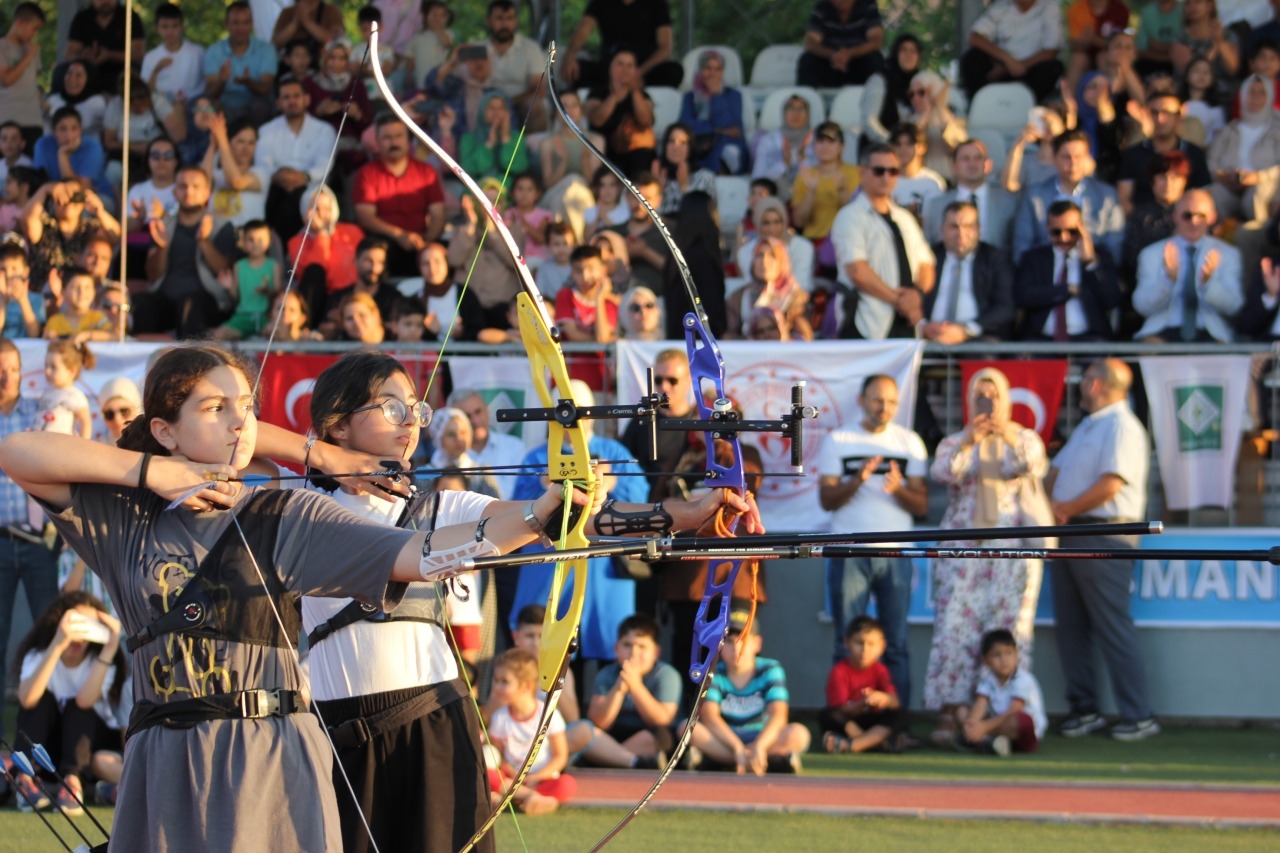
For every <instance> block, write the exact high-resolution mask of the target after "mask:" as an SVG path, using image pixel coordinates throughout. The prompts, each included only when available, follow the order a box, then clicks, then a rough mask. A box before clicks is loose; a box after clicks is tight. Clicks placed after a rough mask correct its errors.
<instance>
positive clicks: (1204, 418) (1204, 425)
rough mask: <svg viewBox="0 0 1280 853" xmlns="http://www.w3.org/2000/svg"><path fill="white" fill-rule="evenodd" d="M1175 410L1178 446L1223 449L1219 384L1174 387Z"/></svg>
mask: <svg viewBox="0 0 1280 853" xmlns="http://www.w3.org/2000/svg"><path fill="white" fill-rule="evenodd" d="M1173 394H1174V404H1175V405H1174V407H1175V409H1176V411H1177V413H1178V415H1177V416H1178V449H1179V450H1180V451H1182V452H1183V453H1190V452H1192V451H1196V450H1213V451H1220V450H1222V396H1223V391H1222V386H1221V385H1186V386H1183V387H1181V388H1174V389H1173Z"/></svg>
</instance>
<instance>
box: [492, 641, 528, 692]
mask: <svg viewBox="0 0 1280 853" xmlns="http://www.w3.org/2000/svg"><path fill="white" fill-rule="evenodd" d="M500 669H505V670H507V671H508V672H510V673H511V674H512V675H513V676H515V679H516V681H518V682H519V683H521V684H535V683H537V681H538V659H537V658H535V657H534V656H533V655H531V654H529V653H528V652H526V651H525V650H524V649H507V650H506V651H505V652H503V653H502V654H500V655H498V657H497V658H495V659H494V661H493V671H494V672H497V671H498V670H500Z"/></svg>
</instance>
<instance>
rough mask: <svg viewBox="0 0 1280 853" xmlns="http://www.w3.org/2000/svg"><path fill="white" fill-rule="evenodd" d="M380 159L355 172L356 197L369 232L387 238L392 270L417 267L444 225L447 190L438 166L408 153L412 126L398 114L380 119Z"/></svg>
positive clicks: (402, 272)
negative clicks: (443, 185)
mask: <svg viewBox="0 0 1280 853" xmlns="http://www.w3.org/2000/svg"><path fill="white" fill-rule="evenodd" d="M377 141H378V159H377V160H373V161H371V162H369V163H367V164H365V165H364V166H361V167H360V170H359V171H358V172H356V180H355V186H354V188H353V189H352V200H353V201H354V202H355V206H356V221H357V222H358V223H359V224H360V227H361V228H363V229H364V230H365V233H367V234H377V235H380V236H383V237H385V238H387V240H388V242H389V243H390V244H391V246H390V248H391V251H390V252H389V253H388V257H387V267H388V272H389V273H390V274H391V275H395V276H412V275H417V272H418V257H417V255H418V252H420V251H422V250H423V249H424V248H426V246H427V245H428V244H430V243H432V242H434V241H435V240H436V238H438V237H439V236H440V232H441V231H443V230H444V222H445V213H444V190H443V189H442V188H441V186H440V176H439V175H438V174H436V170H435V169H433V168H431V167H430V166H428V165H427V164H426V163H422V162H420V161H418V160H415V159H413V158H412V157H410V156H409V129H408V128H407V127H405V126H404V124H403V123H402V122H401V121H400V120H399V119H398V118H396V117H395V116H387V117H385V118H382V119H379V121H378V132H377Z"/></svg>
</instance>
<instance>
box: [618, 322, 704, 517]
mask: <svg viewBox="0 0 1280 853" xmlns="http://www.w3.org/2000/svg"><path fill="white" fill-rule="evenodd" d="M653 390H654V391H656V392H657V393H659V394H664V393H665V394H666V395H667V404H666V405H665V406H660V407H658V421H659V422H661V421H663V420H665V419H667V418H696V417H698V414H697V412H695V411H694V404H693V379H692V377H691V376H690V374H689V356H688V355H686V354H685V351H684V350H683V349H676V348H674V347H673V348H671V349H664V350H663V351H662V352H660V353H658V355H657V356H656V357H655V358H654V360H653ZM622 443H623V444H624V445H626V448H627V451H628V452H629V453H630V454H631V457H632V458H633V459H638V460H639V461H640V467H642V468H643V469H644V470H645V473H646V474H648V475H649V478H648V479H649V487H650V488H649V500H662V499H663V498H664V497H666V496H667V494H666V490H665V489H663V488H662V487H661V484H660V483H659V480H662V479H666V478H665V477H662V476H661V475H660V474H659V473H658V472H660V471H672V470H675V463H676V461H677V460H679V458H680V457H681V455H683V453H684V451H685V450H686V449H687V448H688V446H689V433H687V432H672V431H664V430H663V429H662V428H661V427H659V428H658V454H657V457H656V458H654V459H650V458H649V434H648V429H647V428H646V427H645V425H644V424H642V423H640V421H636V420H633V421H632V422H631V423H630V424H629V425H628V426H627V429H626V432H624V433H623V434H622Z"/></svg>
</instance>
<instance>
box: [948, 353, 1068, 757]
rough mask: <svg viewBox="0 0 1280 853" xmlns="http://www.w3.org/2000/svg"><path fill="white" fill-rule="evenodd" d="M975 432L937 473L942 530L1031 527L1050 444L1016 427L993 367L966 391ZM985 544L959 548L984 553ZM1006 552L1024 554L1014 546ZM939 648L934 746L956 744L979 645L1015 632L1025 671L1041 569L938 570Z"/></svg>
mask: <svg viewBox="0 0 1280 853" xmlns="http://www.w3.org/2000/svg"><path fill="white" fill-rule="evenodd" d="M966 402H967V403H968V422H967V423H966V424H965V427H964V429H963V430H961V431H960V432H958V433H955V434H953V435H949V436H947V437H946V438H944V439H943V440H942V443H941V444H939V445H938V450H937V454H936V455H935V457H934V462H933V467H932V469H931V471H930V473H931V475H932V477H933V479H934V481H935V482H937V483H941V484H943V485H945V486H946V487H947V490H948V493H949V497H950V501H949V502H948V504H947V511H946V513H945V514H944V515H943V516H942V523H941V524H940V525H939V526H940V527H944V528H955V527H1014V526H1018V525H1021V524H1024V523H1026V520H1025V519H1024V518H1023V515H1022V510H1021V504H1020V501H1019V494H1020V491H1021V490H1022V489H1024V488H1032V487H1034V484H1033V483H1030V480H1031V479H1032V478H1035V479H1039V478H1041V477H1043V476H1044V475H1045V473H1046V472H1047V471H1048V470H1049V458H1048V455H1047V454H1046V453H1045V448H1044V442H1043V441H1041V440H1040V436H1039V435H1038V434H1037V433H1036V431H1035V430H1032V429H1027V428H1025V427H1023V426H1021V425H1019V424H1017V423H1015V422H1014V421H1013V420H1012V419H1011V418H1010V411H1011V408H1012V406H1011V403H1010V395H1009V380H1008V378H1007V377H1006V376H1005V375H1004V374H1003V373H1001V372H1000V371H999V370H996V369H995V368H993V367H989V368H984V369H982V370H979V371H978V372H977V373H975V374H974V375H973V378H972V379H971V380H970V381H969V388H968V395H967V396H966ZM983 544H984V543H982V542H978V541H971V542H957V543H955V547H957V548H973V547H980V546H981V545H983ZM1006 547H1009V548H1019V547H1027V546H1026V543H1022V542H1018V541H1014V542H1012V543H1010V544H1008V545H1007V546H1006ZM933 567H934V568H933V571H934V577H933V584H934V586H933V601H934V622H933V645H932V647H931V648H930V649H929V664H928V667H927V669H926V671H925V682H924V704H925V707H926V708H930V709H934V710H937V711H938V712H939V716H938V723H937V727H936V728H935V729H934V732H933V735H932V736H931V740H933V742H934V743H935V744H938V745H939V746H950V745H953V744H954V743H955V742H956V731H957V730H958V729H959V728H961V727H962V726H963V725H964V722H965V720H964V708H965V707H966V706H968V705H970V704H971V703H972V701H973V690H974V687H975V686H976V685H977V683H978V675H979V670H980V667H981V664H982V656H981V643H982V635H983V634H985V633H986V632H987V631H991V630H995V629H1001V628H1002V629H1006V630H1009V631H1011V632H1012V633H1013V634H1014V636H1015V637H1016V638H1017V641H1018V649H1019V652H1020V654H1021V656H1022V659H1023V661H1024V664H1025V666H1026V668H1027V669H1028V670H1030V668H1031V650H1032V631H1033V628H1034V619H1035V611H1036V602H1037V601H1038V600H1039V597H1040V580H1041V575H1042V573H1043V571H1044V562H1043V561H1042V560H978V559H952V558H948V559H942V560H937V561H935V562H934V564H933Z"/></svg>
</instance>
